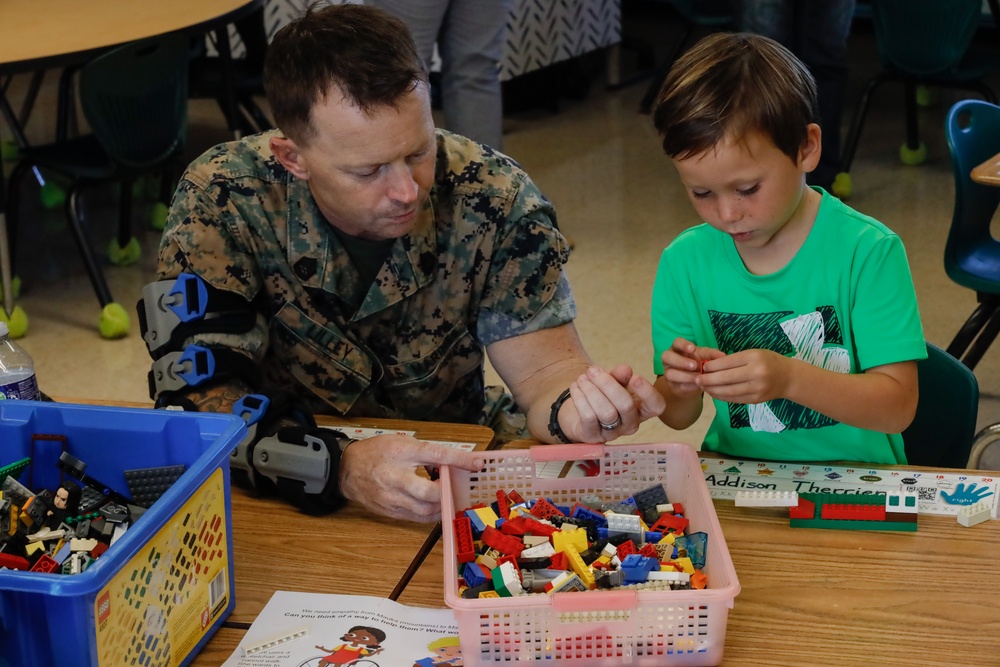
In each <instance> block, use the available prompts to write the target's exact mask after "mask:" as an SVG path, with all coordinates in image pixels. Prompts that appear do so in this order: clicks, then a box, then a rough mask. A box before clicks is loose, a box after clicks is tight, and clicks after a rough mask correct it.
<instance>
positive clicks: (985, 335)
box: [962, 306, 1000, 371]
mask: <svg viewBox="0 0 1000 667" xmlns="http://www.w3.org/2000/svg"><path fill="white" fill-rule="evenodd" d="M998 333H1000V306H998V307H997V309H996V310H994V311H993V315H991V316H990V319H989V321H988V322H987V323H986V326H985V327H983V330H982V332H981V333H980V334H979V336H978V337H977V338H976V340H975V341H974V342H973V343H972V346H971V347H970V348H969V350H968V351H967V352H966V353H965V357H964V358H963V359H962V363H963V364H965V365H966V366H968V368H969V370H970V371H971V370H974V369H975V368H976V364H978V363H979V360H980V359H982V358H983V355H984V354H986V350H987V349H989V347H990V345H992V344H993V341H994V340H996V337H997V334H998Z"/></svg>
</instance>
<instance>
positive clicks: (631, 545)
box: [618, 540, 639, 560]
mask: <svg viewBox="0 0 1000 667" xmlns="http://www.w3.org/2000/svg"><path fill="white" fill-rule="evenodd" d="M637 553H639V550H638V549H637V548H636V547H635V542H633V541H632V540H629V541H628V542H622V543H621V544H619V545H618V560H625V556H628V555H629V554H637Z"/></svg>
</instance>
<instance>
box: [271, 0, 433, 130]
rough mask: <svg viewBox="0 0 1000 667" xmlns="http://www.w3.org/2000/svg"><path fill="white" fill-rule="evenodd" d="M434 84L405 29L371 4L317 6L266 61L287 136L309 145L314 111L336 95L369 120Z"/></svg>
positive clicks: (278, 40) (286, 31)
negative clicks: (376, 111)
mask: <svg viewBox="0 0 1000 667" xmlns="http://www.w3.org/2000/svg"><path fill="white" fill-rule="evenodd" d="M426 81H427V70H426V69H425V68H424V65H423V62H422V61H421V59H420V56H419V55H418V54H417V49H416V47H415V46H414V44H413V37H412V36H411V35H410V31H409V29H407V27H406V24H404V23H403V22H402V21H400V20H399V19H397V18H396V17H394V16H392V15H391V14H389V13H388V12H385V11H383V10H381V9H377V8H375V7H370V6H367V7H366V6H364V5H330V6H326V7H322V8H319V7H318V5H317V4H314V5H312V6H311V7H310V8H309V9H308V10H307V11H306V14H305V15H304V16H302V17H301V18H298V19H296V20H294V21H292V22H291V23H289V24H288V25H286V26H285V27H284V28H282V29H281V30H279V31H278V32H277V34H275V36H274V39H273V40H272V41H271V45H270V46H269V47H268V50H267V58H266V59H265V61H264V90H265V92H266V93H267V100H268V103H269V104H270V106H271V113H273V114H274V119H275V122H276V123H277V125H278V127H279V128H281V130H282V132H284V133H285V136H287V137H288V138H290V139H292V140H293V141H297V142H301V143H304V142H307V141H308V140H309V139H310V138H311V137H312V135H313V133H314V132H315V128H314V127H313V126H312V123H311V114H312V109H313V106H315V104H316V103H317V102H319V101H320V100H322V99H324V98H325V97H326V95H327V94H329V92H330V90H331V86H336V87H337V89H339V91H340V92H341V93H343V95H344V96H345V97H346V98H347V99H349V100H350V101H351V102H353V103H354V104H356V105H357V106H358V108H360V109H361V110H362V111H365V112H366V113H368V112H371V111H372V110H373V109H375V108H377V107H380V106H385V105H388V106H394V105H395V104H396V102H397V101H398V100H399V98H400V97H402V96H403V95H405V94H406V93H407V92H409V91H411V90H413V88H414V86H416V85H417V84H418V83H420V82H426Z"/></svg>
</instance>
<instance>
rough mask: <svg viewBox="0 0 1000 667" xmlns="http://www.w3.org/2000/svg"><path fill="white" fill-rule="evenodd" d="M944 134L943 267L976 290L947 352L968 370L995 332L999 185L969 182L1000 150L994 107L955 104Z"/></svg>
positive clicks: (999, 304)
mask: <svg viewBox="0 0 1000 667" xmlns="http://www.w3.org/2000/svg"><path fill="white" fill-rule="evenodd" d="M945 136H946V137H947V139H948V148H949V150H950V151H951V165H952V172H953V174H954V177H955V210H954V213H953V214H952V219H951V227H950V228H949V230H948V241H947V243H946V244H945V248H944V268H945V271H946V272H947V274H948V277H949V278H951V279H952V280H953V281H955V282H956V283H958V284H959V285H961V286H962V287H966V288H968V289H971V290H974V291H975V292H976V301H977V306H976V308H975V310H974V311H973V312H972V314H971V315H970V316H969V318H968V319H967V320H966V321H965V324H963V325H962V328H961V329H960V330H959V332H958V333H957V334H956V335H955V338H954V339H953V340H952V341H951V344H949V345H948V352H949V353H950V354H951V355H952V356H954V357H955V358H957V359H961V360H962V362H963V363H964V364H965V365H966V366H968V367H969V368H970V369H973V368H975V367H976V364H978V363H979V360H980V359H982V357H983V354H984V353H985V352H986V350H987V349H988V348H989V346H990V345H991V344H992V343H993V341H994V340H995V339H996V337H997V333H998V332H1000V242H997V240H996V239H995V238H994V237H993V234H992V233H991V232H990V225H991V223H992V221H993V217H994V215H995V214H996V212H997V205H998V204H1000V188H997V187H994V186H990V185H982V184H980V183H976V182H975V181H973V180H972V176H971V173H972V169H973V168H974V167H976V166H978V165H979V164H981V163H982V162H985V161H986V160H988V159H990V158H992V157H993V156H994V155H995V154H997V153H1000V107H998V106H995V105H993V104H989V103H988V102H981V101H979V100H965V101H963V102H959V103H958V104H956V105H955V106H953V107H952V108H951V110H950V111H949V112H948V118H947V120H946V121H945Z"/></svg>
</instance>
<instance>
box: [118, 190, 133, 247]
mask: <svg viewBox="0 0 1000 667" xmlns="http://www.w3.org/2000/svg"><path fill="white" fill-rule="evenodd" d="M133 185H135V179H133V178H123V179H122V180H121V185H120V187H121V190H120V192H119V194H118V246H119V247H120V248H124V247H125V246H127V245H128V244H129V242H130V241H131V240H132V186H133Z"/></svg>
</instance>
